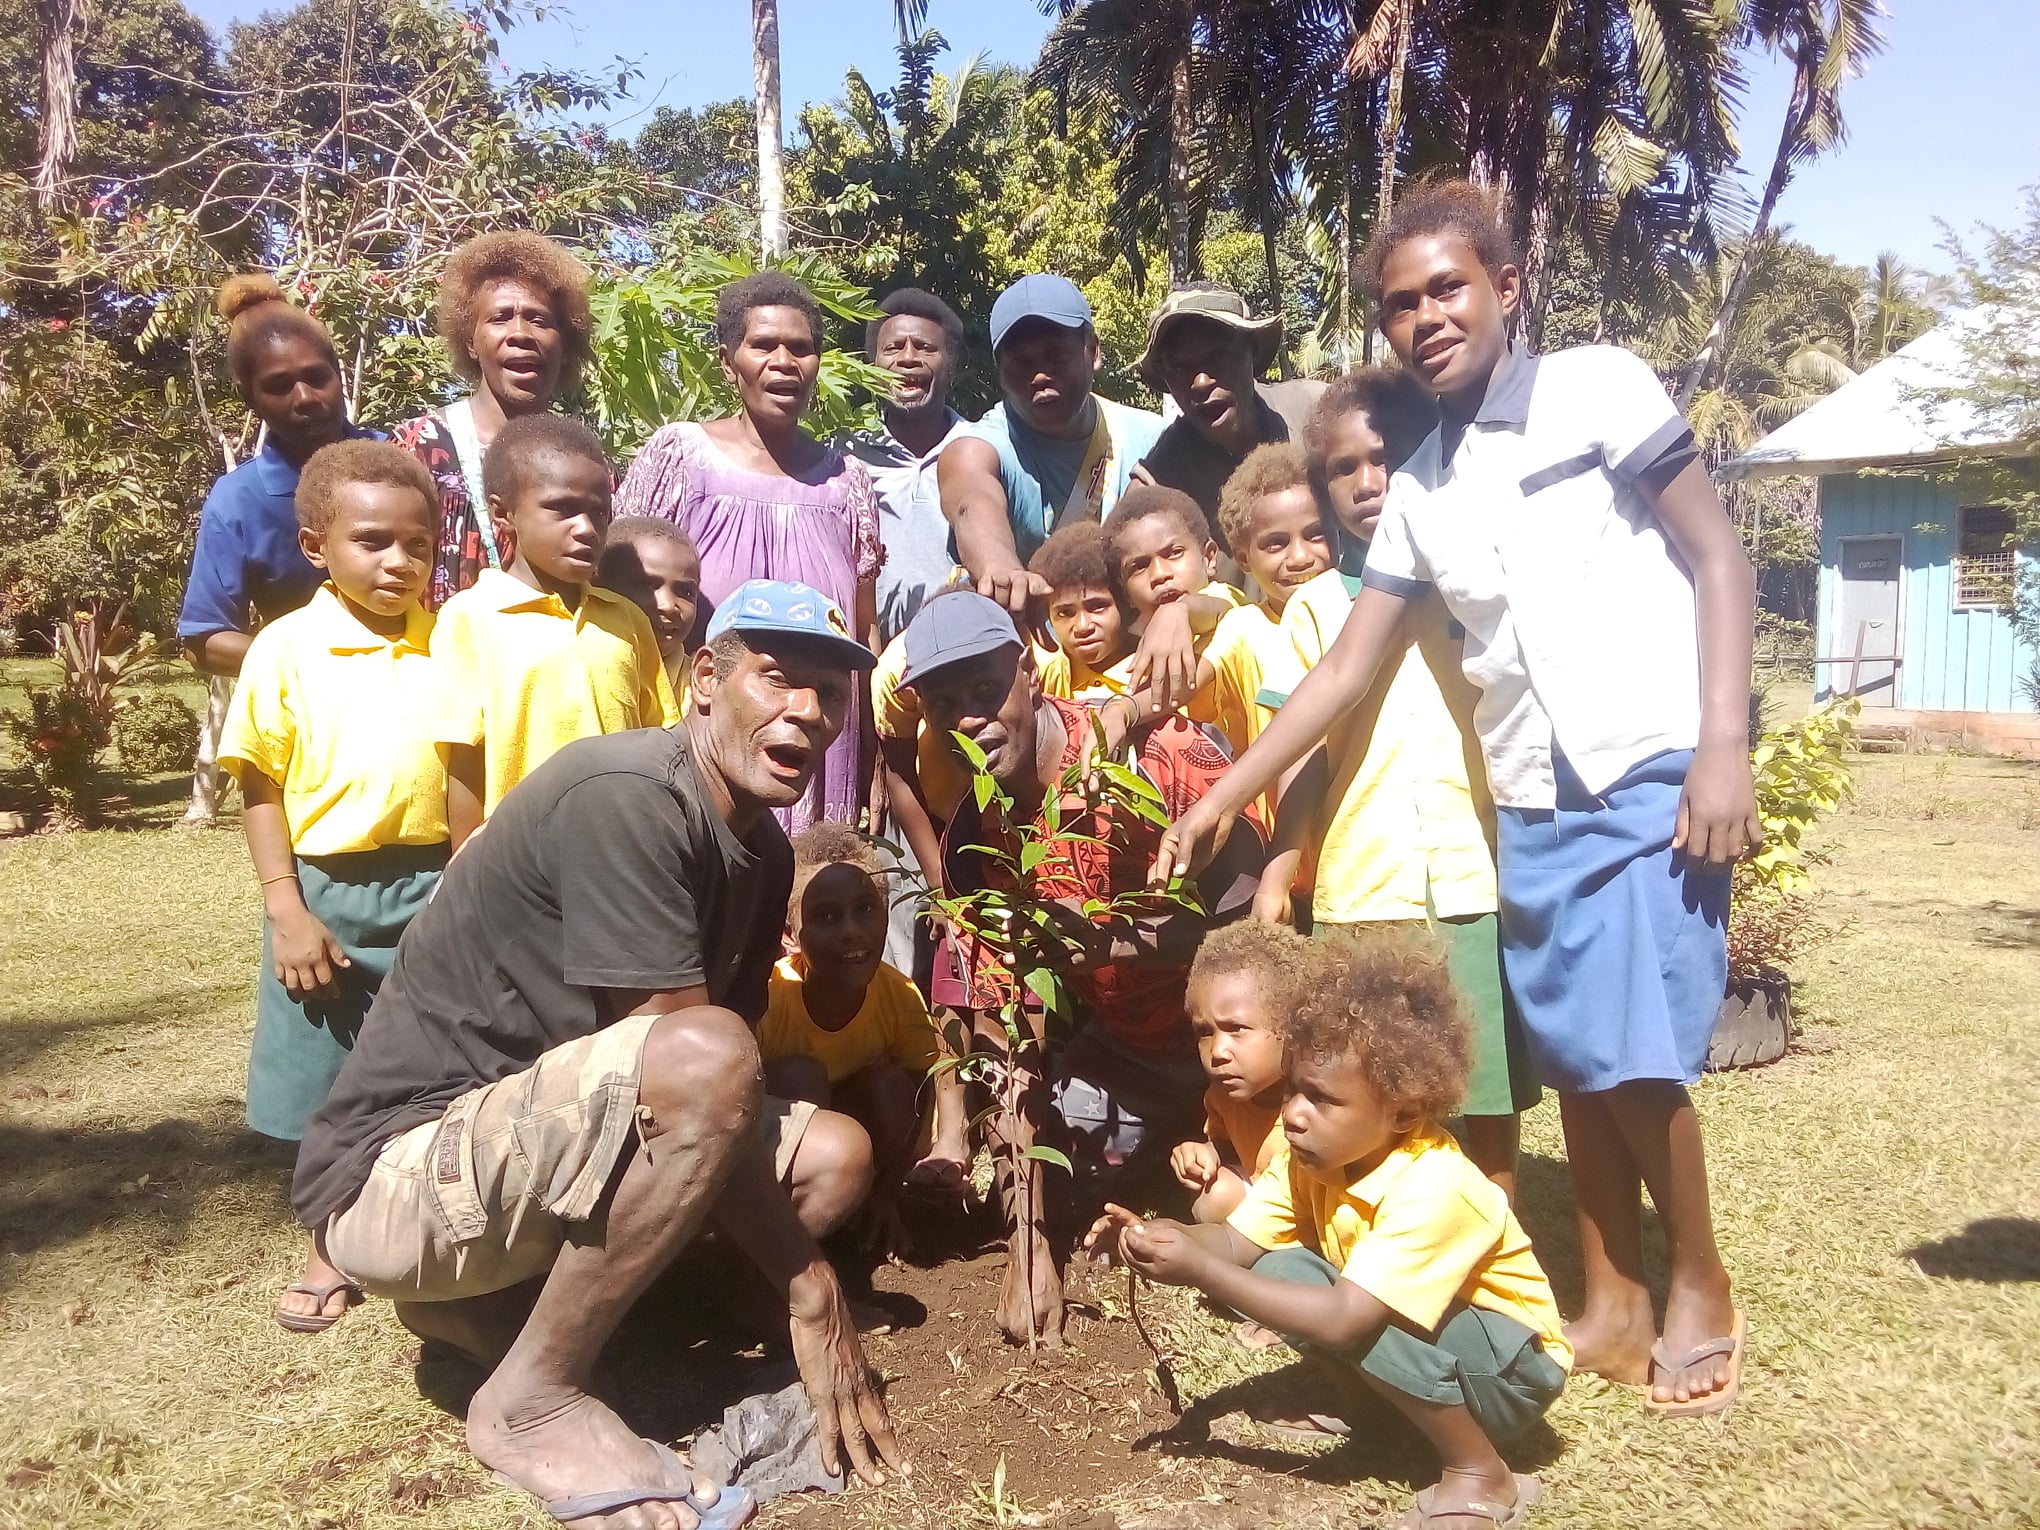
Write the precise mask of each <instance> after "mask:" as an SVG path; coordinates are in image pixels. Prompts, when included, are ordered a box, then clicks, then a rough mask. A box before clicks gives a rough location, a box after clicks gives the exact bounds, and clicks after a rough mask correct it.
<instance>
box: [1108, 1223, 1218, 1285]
mask: <svg viewBox="0 0 2040 1530" xmlns="http://www.w3.org/2000/svg"><path fill="white" fill-rule="evenodd" d="M1119 1257H1120V1259H1121V1260H1122V1261H1124V1262H1125V1263H1126V1264H1127V1265H1128V1266H1129V1267H1131V1268H1132V1270H1133V1272H1134V1273H1135V1274H1136V1275H1142V1276H1145V1277H1146V1278H1147V1279H1149V1280H1152V1281H1153V1282H1154V1283H1155V1284H1156V1285H1158V1286H1194V1285H1196V1284H1197V1283H1198V1280H1197V1270H1198V1267H1199V1262H1200V1261H1202V1260H1204V1259H1206V1258H1209V1257H1210V1256H1209V1255H1208V1254H1206V1252H1205V1251H1204V1249H1203V1248H1202V1247H1201V1246H1200V1245H1199V1244H1198V1243H1197V1241H1196V1240H1195V1239H1193V1238H1192V1237H1191V1236H1190V1234H1189V1233H1188V1232H1187V1231H1186V1230H1185V1229H1184V1228H1183V1227H1182V1225H1181V1224H1179V1223H1176V1222H1142V1221H1138V1220H1136V1221H1135V1222H1133V1223H1132V1225H1130V1226H1127V1227H1122V1228H1121V1229H1120V1232H1119Z"/></svg>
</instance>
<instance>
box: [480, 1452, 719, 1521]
mask: <svg viewBox="0 0 2040 1530" xmlns="http://www.w3.org/2000/svg"><path fill="white" fill-rule="evenodd" d="M645 1443H646V1444H647V1445H649V1446H651V1447H652V1449H654V1450H656V1451H657V1452H658V1453H659V1456H660V1458H661V1459H662V1460H663V1461H664V1462H665V1463H666V1468H667V1470H668V1471H671V1472H674V1473H676V1474H677V1475H679V1476H682V1477H686V1476H689V1475H690V1472H689V1469H688V1465H687V1463H686V1462H685V1461H683V1460H681V1459H680V1456H679V1453H678V1452H676V1451H675V1450H674V1449H673V1448H672V1447H671V1446H669V1445H661V1444H660V1443H659V1442H658V1441H657V1440H647V1441H645ZM496 1480H497V1481H498V1482H500V1483H502V1484H503V1486H505V1487H507V1488H509V1489H511V1490H512V1491H514V1492H519V1493H522V1492H525V1491H526V1490H525V1489H524V1488H521V1487H519V1486H518V1485H517V1484H516V1483H514V1482H512V1481H511V1480H510V1479H509V1478H508V1477H506V1476H504V1475H503V1474H502V1473H501V1472H497V1473H496ZM530 1496H532V1497H537V1495H536V1494H531V1495H530ZM641 1503H677V1504H685V1505H686V1506H687V1507H688V1508H690V1509H692V1510H693V1511H694V1513H695V1515H696V1517H697V1518H699V1519H700V1521H701V1526H700V1530H736V1527H737V1526H739V1525H742V1524H745V1523H747V1522H748V1521H749V1520H750V1519H751V1517H752V1516H753V1515H755V1514H756V1513H757V1512H758V1500H757V1499H756V1498H755V1497H754V1496H753V1495H752V1493H751V1490H750V1489H749V1488H742V1487H726V1488H724V1489H723V1490H722V1494H721V1496H720V1497H718V1498H717V1499H716V1501H715V1502H714V1503H713V1504H703V1503H702V1501H701V1500H700V1499H699V1498H697V1497H695V1496H694V1492H693V1490H692V1489H685V1490H683V1489H681V1488H673V1487H636V1488H613V1489H611V1490H610V1491H608V1492H603V1493H578V1494H576V1495H575V1496H574V1497H572V1498H551V1499H544V1498H541V1499H539V1507H540V1508H542V1509H544V1510H545V1512H546V1514H547V1515H548V1516H550V1517H551V1518H552V1519H553V1520H554V1521H556V1522H557V1523H559V1524H562V1525H568V1524H572V1523H573V1522H574V1521H575V1520H577V1519H593V1518H594V1517H595V1516H596V1515H598V1514H614V1513H615V1512H616V1511H617V1510H618V1509H629V1508H634V1507H636V1506H637V1505H638V1504H641Z"/></svg>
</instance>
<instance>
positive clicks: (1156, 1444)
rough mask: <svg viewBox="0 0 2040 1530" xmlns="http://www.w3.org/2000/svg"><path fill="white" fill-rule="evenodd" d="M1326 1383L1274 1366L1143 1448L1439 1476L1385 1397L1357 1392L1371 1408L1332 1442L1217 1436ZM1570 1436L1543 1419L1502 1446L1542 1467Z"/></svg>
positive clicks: (1221, 1392) (1239, 1462)
mask: <svg viewBox="0 0 2040 1530" xmlns="http://www.w3.org/2000/svg"><path fill="white" fill-rule="evenodd" d="M1324 1394H1325V1384H1324V1383H1323V1382H1322V1381H1321V1380H1320V1379H1319V1378H1318V1377H1317V1375H1316V1374H1315V1373H1314V1372H1313V1371H1312V1370H1311V1368H1310V1367H1309V1366H1308V1365H1307V1364H1304V1363H1301V1362H1299V1363H1297V1364H1295V1365H1289V1366H1285V1367H1283V1368H1282V1369H1281V1370H1279V1371H1269V1372H1266V1373H1265V1374H1263V1375H1259V1376H1254V1377H1250V1378H1248V1379H1247V1380H1245V1381H1238V1382H1234V1383H1232V1384H1231V1385H1229V1386H1224V1387H1220V1388H1219V1389H1218V1390H1217V1391H1216V1392H1213V1393H1211V1394H1209V1395H1208V1396H1205V1397H1200V1398H1199V1399H1197V1400H1196V1401H1195V1402H1193V1403H1192V1404H1190V1406H1189V1407H1187V1408H1185V1409H1184V1410H1183V1412H1182V1413H1181V1415H1179V1416H1178V1417H1177V1419H1176V1421H1175V1422H1174V1423H1173V1424H1171V1425H1170V1426H1169V1427H1168V1428H1166V1429H1159V1430H1156V1431H1155V1432H1154V1433H1152V1434H1149V1435H1146V1436H1144V1437H1143V1438H1142V1439H1141V1440H1140V1441H1139V1442H1138V1443H1137V1444H1136V1446H1135V1447H1134V1448H1135V1449H1136V1450H1158V1451H1162V1452H1165V1453H1167V1454H1169V1455H1175V1456H1201V1457H1207V1458H1212V1459H1217V1460H1224V1461H1229V1462H1231V1463H1233V1464H1234V1465H1236V1466H1249V1467H1253V1468H1254V1469H1255V1470H1257V1471H1264V1472H1268V1473H1270V1474H1272V1475H1274V1476H1277V1477H1301V1478H1303V1479H1305V1480H1306V1481H1310V1482H1322V1483H1327V1484H1340V1483H1347V1482H1351V1481H1353V1480H1354V1479H1355V1478H1358V1477H1371V1478H1374V1479H1376V1480H1379V1481H1383V1482H1398V1483H1402V1484H1404V1485H1406V1486H1408V1487H1410V1488H1420V1487H1428V1486H1429V1485H1430V1484H1431V1483H1433V1482H1435V1481H1436V1480H1437V1478H1438V1457H1437V1453H1436V1452H1435V1451H1434V1450H1432V1448H1431V1447H1430V1445H1429V1444H1428V1443H1426V1441H1425V1440H1424V1437H1423V1436H1422V1435H1420V1434H1419V1433H1418V1432H1417V1431H1416V1428H1415V1427H1414V1426H1413V1425H1412V1424H1411V1423H1410V1422H1409V1421H1408V1420H1407V1419H1405V1418H1404V1417H1403V1416H1402V1415H1401V1414H1400V1413H1398V1412H1397V1411H1396V1410H1395V1408H1394V1407H1393V1406H1392V1405H1390V1404H1389V1403H1388V1401H1387V1400H1386V1399H1384V1398H1380V1397H1376V1396H1372V1395H1369V1396H1366V1397H1364V1398H1358V1397H1356V1398H1355V1399H1354V1400H1355V1401H1356V1402H1361V1403H1364V1405H1365V1406H1364V1411H1357V1410H1346V1411H1348V1413H1349V1416H1348V1417H1347V1420H1346V1422H1347V1423H1348V1424H1349V1425H1351V1426H1352V1430H1353V1432H1352V1434H1351V1435H1350V1436H1349V1437H1348V1438H1347V1439H1346V1440H1345V1441H1343V1442H1342V1443H1340V1444H1338V1445H1336V1446H1334V1447H1333V1448H1332V1449H1330V1450H1315V1451H1314V1450H1312V1449H1311V1447H1309V1446H1292V1447H1285V1446H1283V1445H1280V1444H1274V1443H1271V1444H1268V1445H1244V1444H1238V1443H1235V1442H1233V1441H1230V1440H1222V1439H1217V1438H1214V1437H1213V1435H1212V1432H1211V1430H1212V1426H1213V1425H1214V1424H1215V1423H1217V1422H1218V1420H1219V1419H1221V1418H1223V1417H1224V1416H1225V1415H1226V1414H1228V1413H1245V1414H1247V1415H1248V1416H1249V1417H1250V1418H1251V1417H1254V1416H1255V1415H1259V1416H1261V1417H1264V1418H1280V1417H1286V1416H1294V1415H1295V1414H1297V1413H1298V1412H1299V1411H1301V1410H1302V1409H1304V1408H1305V1407H1310V1408H1311V1409H1312V1410H1313V1411H1315V1409H1316V1408H1318V1407H1320V1406H1323V1403H1322V1402H1313V1401H1312V1399H1322V1398H1324ZM1564 1449H1565V1441H1564V1440H1563V1439H1562V1438H1560V1436H1559V1434H1558V1433H1557V1431H1556V1430H1554V1429H1552V1428H1551V1426H1550V1425H1549V1424H1547V1423H1545V1422H1544V1421H1543V1420H1541V1419H1540V1420H1539V1421H1538V1422H1537V1423H1536V1424H1535V1425H1534V1426H1532V1427H1531V1429H1530V1430H1529V1431H1528V1432H1527V1433H1525V1434H1523V1435H1521V1436H1519V1437H1518V1438H1517V1439H1515V1440H1513V1441H1511V1442H1509V1444H1508V1446H1507V1447H1506V1449H1504V1451H1503V1454H1504V1455H1505V1456H1506V1457H1507V1458H1508V1461H1509V1464H1510V1465H1511V1466H1512V1467H1514V1468H1515V1469H1516V1470H1517V1471H1537V1470H1540V1469H1541V1468H1543V1467H1545V1466H1548V1465H1550V1464H1551V1463H1552V1462H1553V1461H1555V1460H1557V1459H1558V1457H1559V1455H1560V1454H1561V1453H1562V1452H1563V1451H1564Z"/></svg>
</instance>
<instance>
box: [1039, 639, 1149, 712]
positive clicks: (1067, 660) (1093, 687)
mask: <svg viewBox="0 0 2040 1530" xmlns="http://www.w3.org/2000/svg"><path fill="white" fill-rule="evenodd" d="M1034 664H1035V668H1036V669H1037V670H1038V671H1039V672H1040V675H1041V690H1042V694H1043V695H1047V696H1060V697H1061V698H1062V699H1063V700H1064V701H1075V702H1081V703H1082V704H1083V705H1085V706H1087V707H1096V706H1103V705H1104V704H1105V703H1106V702H1108V701H1110V700H1111V699H1112V698H1113V697H1114V696H1124V695H1125V694H1126V686H1127V677H1128V674H1129V672H1130V671H1131V670H1132V669H1133V650H1132V649H1128V650H1127V651H1126V652H1125V653H1124V654H1122V655H1121V656H1120V657H1119V658H1118V659H1117V660H1115V661H1114V662H1113V663H1111V664H1108V665H1106V666H1105V667H1104V668H1103V669H1093V668H1091V666H1090V665H1089V664H1086V663H1085V662H1084V661H1083V660H1082V659H1080V658H1078V657H1077V656H1076V655H1075V654H1073V653H1065V652H1062V651H1059V650H1056V651H1052V650H1050V649H1046V648H1037V649H1035V650H1034Z"/></svg>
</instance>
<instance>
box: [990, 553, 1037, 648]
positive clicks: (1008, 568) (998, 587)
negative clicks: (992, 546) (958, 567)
mask: <svg viewBox="0 0 2040 1530" xmlns="http://www.w3.org/2000/svg"><path fill="white" fill-rule="evenodd" d="M977 592H978V594H980V595H982V596H984V597H985V598H986V599H987V600H996V601H997V602H998V603H999V604H1000V605H1002V606H1004V607H1005V608H1006V609H1007V610H1008V611H1010V612H1012V613H1013V621H1014V623H1015V624H1016V625H1018V626H1019V627H1021V629H1022V630H1023V631H1024V630H1026V629H1027V628H1030V627H1032V626H1034V625H1035V623H1034V620H1033V617H1032V614H1031V613H1032V612H1033V611H1034V610H1036V609H1038V608H1039V607H1040V606H1041V605H1042V603H1043V602H1045V601H1047V599H1048V581H1047V580H1046V579H1044V578H1042V577H1041V575H1039V574H1030V573H1028V572H1027V570H1026V569H1024V568H1022V567H1021V566H1020V565H1019V564H1018V563H1012V564H1007V565H1005V566H1003V567H993V568H988V569H986V570H985V571H984V573H982V574H981V575H979V576H978V582H977Z"/></svg>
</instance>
